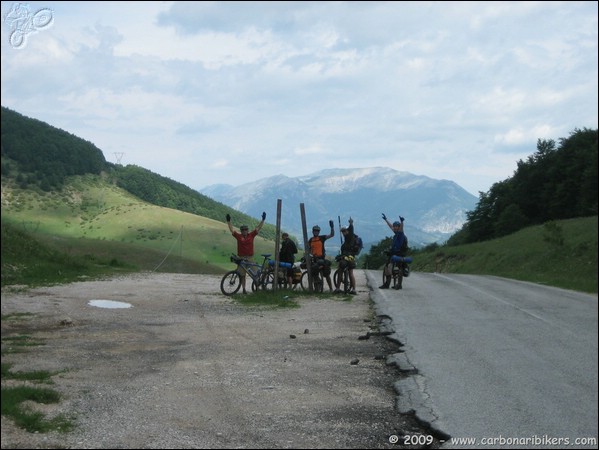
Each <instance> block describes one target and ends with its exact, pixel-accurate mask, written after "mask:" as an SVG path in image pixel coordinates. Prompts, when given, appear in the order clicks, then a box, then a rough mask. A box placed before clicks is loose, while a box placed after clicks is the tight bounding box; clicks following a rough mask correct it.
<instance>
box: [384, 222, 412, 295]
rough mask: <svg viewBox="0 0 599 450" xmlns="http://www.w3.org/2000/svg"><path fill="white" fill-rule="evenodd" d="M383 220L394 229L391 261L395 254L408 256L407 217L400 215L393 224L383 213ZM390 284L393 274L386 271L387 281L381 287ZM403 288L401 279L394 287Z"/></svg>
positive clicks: (388, 265) (385, 287)
mask: <svg viewBox="0 0 599 450" xmlns="http://www.w3.org/2000/svg"><path fill="white" fill-rule="evenodd" d="M383 220H384V221H385V222H386V223H387V226H388V227H389V228H391V231H393V244H392V245H391V251H390V252H389V261H391V257H392V256H393V255H398V256H406V251H407V243H408V238H407V237H406V235H405V234H404V231H403V223H404V220H405V219H404V218H403V217H401V216H399V221H397V220H396V221H395V222H393V224H391V222H389V220H388V219H387V216H385V214H384V213H383ZM386 267H391V265H390V264H387V266H386ZM402 278H403V277H402ZM390 284H391V274H390V273H385V282H384V283H383V284H382V286H379V289H389V285H390ZM401 288H402V286H401V279H400V283H399V284H398V285H397V286H395V287H394V289H401Z"/></svg>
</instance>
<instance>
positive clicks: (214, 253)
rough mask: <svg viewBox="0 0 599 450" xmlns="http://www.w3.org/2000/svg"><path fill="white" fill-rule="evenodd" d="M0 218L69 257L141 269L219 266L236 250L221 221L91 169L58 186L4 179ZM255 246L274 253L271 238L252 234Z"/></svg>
mask: <svg viewBox="0 0 599 450" xmlns="http://www.w3.org/2000/svg"><path fill="white" fill-rule="evenodd" d="M2 222H3V224H9V225H12V227H13V228H15V229H17V230H20V231H22V232H27V233H28V234H30V235H31V236H32V237H34V238H35V239H37V240H38V241H40V242H41V243H45V244H46V245H48V246H49V247H51V248H52V247H54V248H60V249H62V250H63V251H65V252H66V253H67V254H68V255H70V256H85V255H93V257H94V258H98V259H100V260H107V261H110V260H117V261H121V262H122V264H125V265H132V266H135V267H137V268H139V269H140V270H157V271H176V272H183V273H220V272H224V271H225V269H227V270H228V269H230V268H231V267H232V264H231V262H230V261H229V256H230V254H231V253H234V252H235V251H236V243H235V240H234V239H233V238H232V237H231V234H230V233H229V230H228V228H227V225H226V223H224V222H220V221H217V220H213V219H208V218H206V217H202V216H198V215H195V214H190V213H186V212H183V211H179V210H176V209H170V208H164V207H161V206H156V205H152V204H150V203H148V202H144V201H141V200H139V199H138V198H137V197H135V196H133V195H132V194H131V193H129V192H127V191H125V190H123V189H121V188H119V187H117V186H115V185H114V184H112V183H111V182H109V180H108V179H107V177H103V176H98V175H84V176H74V177H71V179H70V180H69V181H68V182H66V183H65V185H64V187H63V189H62V190H61V191H60V192H56V191H52V192H38V191H34V190H30V189H20V188H18V187H15V186H12V187H11V186H10V183H4V180H3V186H2ZM257 222H258V220H257V219H254V221H253V222H250V223H249V225H250V227H251V226H254V225H256V224H257ZM255 247H256V253H257V254H259V253H273V251H274V242H273V241H271V240H267V239H265V238H263V237H261V236H258V237H257V238H256V241H255ZM4 262H5V261H4V247H3V261H2V264H3V266H4Z"/></svg>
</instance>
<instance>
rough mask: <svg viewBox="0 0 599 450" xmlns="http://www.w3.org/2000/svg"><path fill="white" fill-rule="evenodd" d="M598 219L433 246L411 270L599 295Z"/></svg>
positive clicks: (418, 255) (417, 254)
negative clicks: (480, 276)
mask: <svg viewBox="0 0 599 450" xmlns="http://www.w3.org/2000/svg"><path fill="white" fill-rule="evenodd" d="M597 242H598V241H597V216H593V217H582V218H577V219H567V220H558V221H549V222H546V223H545V224H544V225H536V226H531V227H527V228H524V229H522V230H520V231H518V232H516V233H513V234H510V235H508V236H504V237H501V238H498V239H492V240H489V241H484V242H478V243H473V244H465V245H458V246H448V245H445V246H442V247H439V246H431V247H429V248H426V249H423V250H421V251H417V252H415V253H414V255H413V256H414V263H413V264H412V270H416V271H423V272H446V273H469V274H486V275H496V276H501V277H506V278H512V279H516V280H522V281H530V282H533V283H539V284H547V285H549V286H556V287H561V288H564V289H573V290H578V291H582V292H592V293H597Z"/></svg>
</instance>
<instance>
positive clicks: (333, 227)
mask: <svg viewBox="0 0 599 450" xmlns="http://www.w3.org/2000/svg"><path fill="white" fill-rule="evenodd" d="M329 226H330V227H331V232H330V233H329V234H327V235H326V236H325V239H331V238H332V237H333V236H335V222H333V221H332V220H329Z"/></svg>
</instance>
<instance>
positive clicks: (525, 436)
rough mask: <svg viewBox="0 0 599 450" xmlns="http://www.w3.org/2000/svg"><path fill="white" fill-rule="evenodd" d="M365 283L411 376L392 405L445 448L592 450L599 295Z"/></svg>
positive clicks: (433, 277) (468, 279)
mask: <svg viewBox="0 0 599 450" xmlns="http://www.w3.org/2000/svg"><path fill="white" fill-rule="evenodd" d="M366 277H367V281H368V284H369V285H370V286H371V289H372V292H371V295H372V298H373V300H374V301H375V303H376V310H377V313H378V314H379V315H381V316H388V317H389V320H390V322H389V328H390V329H391V330H392V331H394V334H392V335H391V336H390V337H391V338H393V339H396V340H397V341H399V342H400V343H401V344H403V346H402V347H401V348H402V350H403V352H401V353H397V354H395V355H394V358H395V359H396V362H397V364H398V365H399V367H400V369H401V370H404V371H406V372H408V373H411V374H412V375H411V376H409V377H407V378H405V379H402V380H400V381H398V382H397V384H396V388H397V390H398V392H399V396H398V409H399V410H400V411H401V412H404V411H409V410H414V411H415V412H416V414H417V415H418V417H419V418H420V419H422V420H424V421H426V422H428V423H429V424H430V425H431V426H432V427H433V428H434V429H435V430H438V431H440V432H442V433H445V434H447V435H448V436H449V437H450V438H449V437H448V439H447V441H446V442H445V443H444V444H443V446H444V447H445V448H597V422H598V420H597V409H598V407H597V405H598V400H597V386H598V383H597V342H598V337H597V295H588V294H583V293H578V292H573V291H567V290H563V289H556V288H551V287H545V286H541V285H536V284H532V283H524V282H518V281H513V280H507V279H502V278H497V277H490V276H474V275H450V274H424V273H423V274H420V273H412V274H411V275H410V277H409V278H407V279H404V283H403V284H404V288H403V290H400V291H395V290H392V289H391V290H379V289H378V286H379V285H380V284H381V272H380V271H367V273H366ZM466 439H470V441H466ZM580 439H582V441H580ZM458 440H459V441H458Z"/></svg>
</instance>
